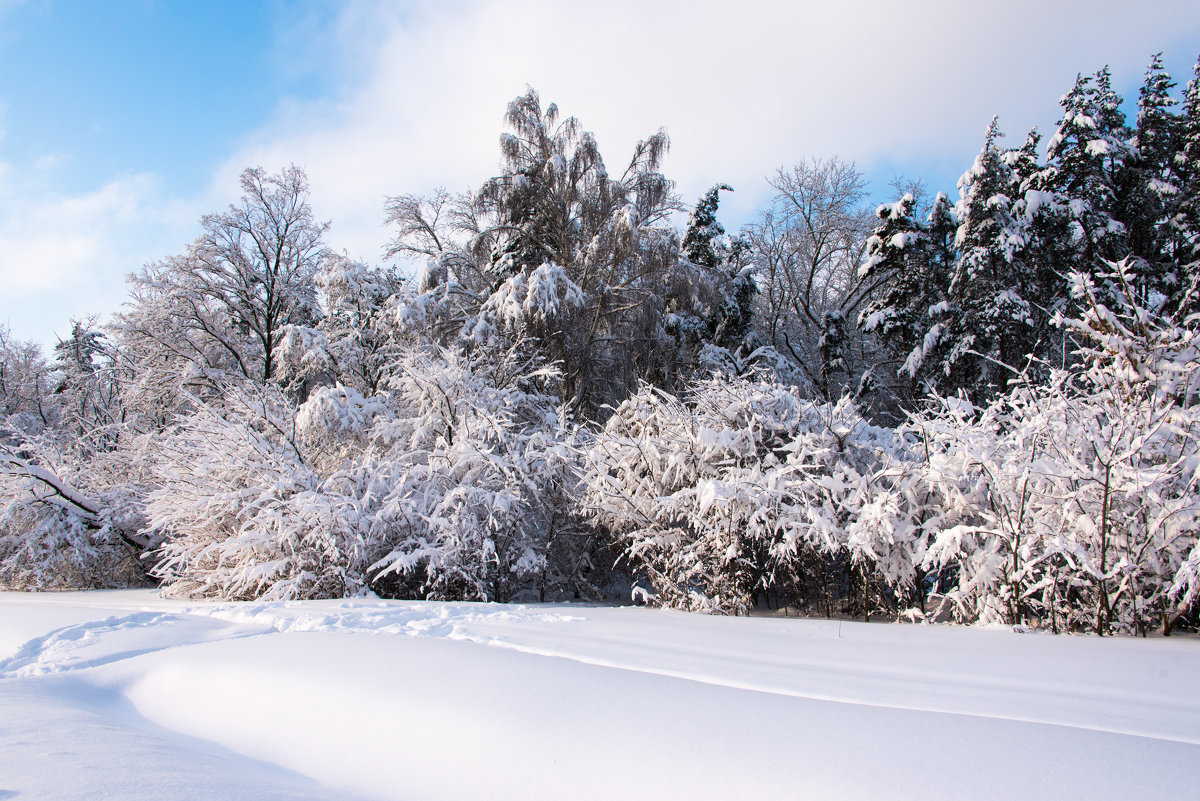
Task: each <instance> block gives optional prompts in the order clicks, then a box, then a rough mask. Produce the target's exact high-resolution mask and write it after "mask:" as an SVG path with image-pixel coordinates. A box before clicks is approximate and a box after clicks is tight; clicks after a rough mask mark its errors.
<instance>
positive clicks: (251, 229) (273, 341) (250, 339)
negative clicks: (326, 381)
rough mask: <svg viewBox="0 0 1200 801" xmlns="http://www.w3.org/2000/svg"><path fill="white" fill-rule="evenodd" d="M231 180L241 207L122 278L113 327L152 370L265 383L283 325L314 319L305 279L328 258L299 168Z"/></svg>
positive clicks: (323, 227)
mask: <svg viewBox="0 0 1200 801" xmlns="http://www.w3.org/2000/svg"><path fill="white" fill-rule="evenodd" d="M240 180H241V187H242V192H243V195H242V199H241V202H240V203H237V204H234V205H231V206H230V207H229V209H228V211H226V212H225V213H223V214H207V215H205V216H204V217H203V218H201V220H200V224H201V227H202V228H203V232H202V233H201V234H200V236H199V237H197V238H196V240H195V241H194V242H193V243H192V245H191V246H190V247H189V248H188V250H187V252H186V253H184V254H182V255H179V256H174V257H171V258H168V259H166V260H164V261H160V262H157V263H155V264H152V265H149V266H147V267H146V268H145V269H144V270H143V271H142V272H140V273H138V274H135V275H133V276H131V278H130V283H131V292H132V294H133V299H132V308H131V309H130V311H129V312H128V313H126V314H125V315H124V316H123V318H122V321H121V329H122V331H123V334H124V336H125V337H126V339H127V340H129V341H130V342H131V344H135V345H136V346H137V348H138V350H141V351H144V352H147V353H154V354H157V355H158V356H156V357H155V358H154V359H153V361H155V362H157V363H167V364H172V363H173V364H175V365H176V366H177V368H176V369H181V368H180V367H178V366H179V365H181V364H190V365H191V367H192V370H193V372H195V373H198V374H199V375H201V376H202V377H203V378H221V379H225V380H228V379H230V378H233V379H245V380H250V381H253V382H256V383H259V384H263V383H266V382H268V381H270V380H271V379H272V378H274V376H275V372H276V370H277V368H278V355H279V354H278V349H279V345H280V342H281V340H282V338H283V334H284V329H285V327H286V326H287V325H289V324H291V323H303V322H313V321H315V318H316V317H317V315H318V314H319V311H318V306H317V292H316V286H315V284H314V282H313V277H314V275H315V274H316V272H317V269H318V268H319V267H320V265H321V263H322V261H324V260H325V259H326V258H327V257H328V255H329V251H328V249H327V248H326V247H325V244H324V235H325V232H326V231H327V230H328V228H329V224H328V223H318V222H316V220H315V219H314V218H313V214H312V208H311V207H310V206H309V203H308V181H307V179H306V177H305V175H304V171H303V170H301V169H300V168H299V167H296V166H294V165H293V166H291V167H288V168H287V169H285V170H283V171H282V172H280V173H278V174H275V175H268V174H267V173H266V172H265V171H264V170H263V169H262V168H254V169H247V170H245V171H244V172H243V173H242V175H241V179H240ZM159 357H161V358H159Z"/></svg>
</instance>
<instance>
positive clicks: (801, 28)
mask: <svg viewBox="0 0 1200 801" xmlns="http://www.w3.org/2000/svg"><path fill="white" fill-rule="evenodd" d="M337 31H338V36H339V39H340V42H341V46H342V47H343V48H344V50H345V53H346V57H347V58H348V59H352V60H353V61H354V62H355V64H356V65H358V68H356V69H353V70H348V71H347V73H348V74H351V75H354V76H356V77H358V78H360V80H358V81H356V82H354V83H352V84H347V85H346V86H344V87H343V91H342V93H341V94H340V95H339V96H338V97H336V98H333V99H327V100H324V101H322V102H321V103H319V104H314V105H305V104H289V105H285V106H283V107H281V109H280V112H279V114H278V115H277V117H276V121H275V122H274V123H273V124H272V125H270V126H268V127H267V128H265V129H263V130H262V131H259V132H258V133H257V134H256V135H255V136H254V137H252V138H251V139H250V140H248V141H247V142H246V144H245V146H244V147H243V148H241V149H240V150H239V151H238V152H237V153H235V154H234V155H233V156H232V157H231V158H230V160H229V161H228V162H227V164H226V166H225V167H224V169H223V170H222V171H221V174H220V178H219V181H220V182H221V183H223V184H224V185H230V186H231V185H235V184H234V180H233V177H234V176H236V173H237V171H238V170H240V169H241V168H242V167H244V166H247V165H250V164H262V165H264V166H267V167H269V168H277V167H279V166H282V165H284V164H286V163H288V162H296V163H298V164H300V165H302V166H304V167H305V168H306V169H307V170H308V173H309V177H310V179H311V182H312V187H313V203H314V206H315V207H316V210H317V212H318V214H320V215H322V216H324V217H329V218H332V219H333V221H334V231H333V239H334V242H335V244H336V245H337V246H338V247H345V248H348V249H350V250H351V251H352V252H354V253H355V254H356V255H359V256H362V257H365V258H368V259H375V258H378V256H379V252H380V247H381V246H382V244H383V242H384V241H385V239H386V232H385V231H384V230H383V229H382V227H381V224H380V223H381V219H382V203H383V198H384V196H385V195H387V194H397V193H401V192H414V191H415V192H420V191H428V190H429V189H431V188H433V187H434V186H437V185H439V184H445V185H447V186H449V187H450V188H451V189H459V188H466V187H468V186H471V185H475V184H477V183H478V182H479V181H481V180H482V179H483V178H485V177H487V176H488V175H489V174H491V173H492V171H493V170H494V169H495V168H496V161H497V147H496V140H497V136H498V134H499V132H500V130H501V127H502V126H501V117H502V115H503V112H504V107H505V104H506V103H507V101H508V100H510V99H511V98H513V97H514V96H516V95H517V94H519V93H521V92H522V91H523V90H524V88H525V86H526V84H529V85H532V86H534V87H535V88H537V89H538V90H539V92H540V93H541V96H542V99H543V102H549V101H554V102H557V103H558V104H559V105H560V107H561V108H562V109H563V111H564V113H566V114H573V115H575V116H577V117H579V119H580V120H581V122H582V123H583V125H584V127H585V128H587V129H589V130H592V131H594V132H595V133H596V135H597V139H598V140H599V142H600V146H601V149H602V152H604V153H605V155H606V158H607V159H608V160H609V161H610V165H609V166H610V168H613V167H616V166H619V162H620V161H621V160H622V159H623V158H625V157H627V155H628V153H629V152H630V151H631V148H632V146H633V144H634V143H635V142H636V141H637V139H639V138H641V137H644V136H645V135H647V134H649V133H652V132H653V131H654V130H656V129H657V128H658V127H660V126H663V127H665V128H666V129H667V130H668V133H669V134H670V135H671V137H672V140H673V149H672V155H671V156H670V158H669V160H668V162H667V172H668V174H669V175H670V176H671V177H674V178H675V179H676V180H677V181H678V182H679V188H680V191H681V193H682V195H683V197H684V199H685V201H688V202H690V200H691V199H692V198H694V197H696V196H698V195H699V194H700V193H702V192H703V191H704V190H705V189H706V188H707V187H708V186H709V185H711V184H712V183H714V182H717V181H724V182H728V183H731V184H733V185H734V186H735V188H737V189H738V190H739V191H738V192H737V193H736V194H735V195H734V196H731V197H730V198H729V199H728V200H727V201H726V205H725V208H726V214H727V215H728V216H729V217H730V218H733V219H745V218H746V217H748V216H749V215H750V213H751V211H752V209H753V208H754V206H755V205H757V203H758V202H759V201H760V200H761V195H762V193H763V189H764V187H763V177H764V176H765V175H766V174H767V173H769V172H771V171H773V170H774V168H776V167H779V166H783V165H787V164H791V163H794V162H796V161H797V160H800V159H802V158H804V157H806V156H809V155H833V154H837V155H840V156H842V157H843V158H847V159H853V160H856V161H857V162H858V163H859V164H860V166H863V167H868V168H870V167H872V166H875V165H881V164H884V163H900V164H904V163H921V164H929V163H942V164H944V165H945V167H946V169H952V170H957V169H962V168H966V167H967V166H969V164H970V160H971V158H972V156H973V154H974V153H975V151H976V150H977V148H978V147H979V145H980V143H981V142H982V132H983V129H984V127H985V126H986V124H987V122H988V120H990V119H991V116H992V115H993V114H999V115H1000V117H1001V124H1002V126H1003V127H1004V128H1005V129H1006V130H1007V131H1008V132H1009V133H1010V135H1012V136H1014V137H1018V136H1023V134H1024V132H1025V130H1027V129H1028V128H1029V127H1030V126H1031V125H1033V124H1035V123H1038V124H1040V125H1041V126H1042V127H1043V129H1044V128H1046V127H1048V126H1050V125H1052V124H1053V122H1054V120H1055V118H1056V114H1057V111H1058V108H1057V99H1058V97H1059V96H1060V95H1061V94H1062V93H1063V92H1064V91H1065V90H1066V89H1068V88H1069V86H1070V84H1071V82H1072V80H1073V79H1074V76H1075V74H1076V72H1079V71H1083V72H1090V71H1094V70H1095V69H1096V68H1098V67H1100V66H1102V65H1103V64H1106V63H1108V64H1111V65H1112V68H1113V71H1114V74H1115V76H1116V77H1117V79H1118V81H1122V80H1123V81H1125V82H1129V83H1136V82H1137V81H1139V80H1140V77H1141V74H1142V70H1143V69H1144V65H1145V63H1146V62H1147V61H1148V59H1149V56H1150V54H1151V53H1152V52H1154V51H1156V50H1159V49H1167V50H1168V51H1169V50H1170V49H1171V48H1172V47H1174V48H1176V49H1181V48H1183V47H1185V46H1186V47H1189V48H1190V47H1191V43H1193V42H1194V41H1196V36H1197V33H1200V10H1198V9H1197V8H1196V7H1195V6H1194V4H1192V3H1157V4H1156V3H1149V4H1147V3H1139V4H1129V3H1125V2H1096V1H1095V0H1093V1H1091V2H1055V3H1043V2H1031V1H1030V0H1016V1H1015V2H1013V1H1010V2H1005V3H998V2H970V3H963V2H944V3H942V2H929V3H896V2H862V1H860V2H837V3H834V2H827V1H826V2H762V1H761V0H743V2H740V3H737V4H730V3H728V2H725V1H724V0H723V1H722V2H719V3H718V2H695V1H694V0H693V1H692V2H657V3H652V4H649V3H643V2H634V1H633V0H615V1H613V2H606V3H599V4H579V3H558V2H550V1H549V0H546V1H543V0H504V2H451V3H439V4H429V5H425V4H420V5H418V4H402V5H395V6H393V7H392V8H391V9H390V10H382V11H381V10H377V6H376V5H375V4H372V3H355V4H352V5H351V6H350V7H349V8H348V9H347V10H346V12H345V14H344V15H343V16H342V18H341V23H340V25H339V26H338V28H337ZM1187 55H1189V56H1190V53H1189V54H1187ZM363 64H365V65H366V67H365V68H363V67H362V66H361V65H363ZM1179 77H1186V76H1183V75H1180V76H1179ZM935 188H946V189H952V187H935Z"/></svg>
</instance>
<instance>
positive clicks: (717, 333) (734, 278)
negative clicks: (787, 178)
mask: <svg viewBox="0 0 1200 801" xmlns="http://www.w3.org/2000/svg"><path fill="white" fill-rule="evenodd" d="M721 191H726V192H732V191H733V187H731V186H729V185H728V184H717V185H715V186H713V187H712V188H710V189H709V190H708V191H707V192H705V193H704V196H703V197H701V198H700V200H698V201H697V202H696V206H695V208H693V209H692V212H691V214H690V215H688V222H687V228H686V230H685V232H684V236H683V242H682V244H681V245H680V249H681V251H682V255H683V262H682V263H681V267H683V268H684V269H687V265H688V264H690V265H691V269H693V270H695V271H696V272H697V276H696V278H698V279H699V283H700V284H702V285H705V286H706V288H708V289H709V290H710V291H708V292H704V293H700V294H703V295H709V296H711V300H709V302H708V304H706V305H707V306H708V308H707V309H704V310H702V314H703V315H704V318H705V319H704V327H705V330H704V332H703V333H702V334H701V336H702V339H703V341H704V342H705V343H711V344H714V345H716V346H717V347H720V348H725V349H727V350H730V351H735V350H737V349H738V348H739V347H741V346H742V345H743V344H744V340H745V338H746V334H747V333H748V332H749V330H750V324H751V319H752V316H753V303H754V294H755V291H756V289H755V285H754V279H753V277H752V275H751V271H750V270H749V269H747V260H748V259H747V257H748V255H749V243H748V242H747V241H746V240H745V239H743V238H742V237H740V236H739V237H730V236H727V235H726V234H725V227H724V226H723V225H721V223H720V222H719V221H718V220H717V208H718V207H719V205H720V197H719V195H720V192H721Z"/></svg>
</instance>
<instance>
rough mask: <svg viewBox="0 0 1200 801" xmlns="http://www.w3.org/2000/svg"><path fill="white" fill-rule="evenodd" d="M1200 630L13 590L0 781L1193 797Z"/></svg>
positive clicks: (414, 790)
mask: <svg viewBox="0 0 1200 801" xmlns="http://www.w3.org/2000/svg"><path fill="white" fill-rule="evenodd" d="M1197 687H1200V640H1197V639H1195V638H1173V639H1166V640H1164V639H1151V640H1132V639H1104V640H1100V639H1096V638H1093V637H1065V636H1064V637H1054V636H1051V635H1046V634H1038V633H1028V634H1021V633H1017V632H1014V631H1012V630H1009V629H968V628H959V627H949V626H945V627H934V626H909V625H887V624H871V625H866V624H861V623H849V622H837V621H825V620H798V619H796V618H752V619H746V618H741V619H738V618H716V617H702V616H694V615H686V614H681V613H675V612H663V611H654V610H648V609H638V608H591V607H582V606H564V605H556V606H500V605H487V604H441V603H414V602H395V601H389V602H383V601H375V600H355V601H329V602H304V603H291V604H256V603H245V604H216V603H213V604H198V603H184V602H175V601H165V600H162V599H159V598H158V597H157V596H156V594H154V593H153V592H149V591H121V592H90V593H61V594H46V595H39V594H17V593H0V799H22V800H23V801H24V800H25V799H29V800H30V801H32V799H47V800H49V799H54V800H55V801H71V800H72V799H194V800H199V799H213V800H214V801H215V800H216V799H222V800H224V799H247V801H267V800H268V799H339V801H349V800H350V799H410V800H411V801H434V800H435V799H471V800H472V801H477V800H478V799H556V800H558V799H642V798H645V799H722V800H723V801H729V800H730V799H818V800H820V801H830V800H832V799H918V798H920V799H957V800H959V801H961V800H962V799H989V800H994V799H1022V800H1025V799H1038V798H1047V799H1057V800H1059V801H1062V800H1064V799H1076V798H1078V799H1088V801H1097V799H1128V798H1134V797H1137V798H1145V799H1160V798H1161V799H1181V800H1182V799H1192V798H1195V797H1196V793H1197V787H1200V694H1198V693H1197V690H1196V688H1197Z"/></svg>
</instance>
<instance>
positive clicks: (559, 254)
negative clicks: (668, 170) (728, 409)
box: [392, 89, 679, 414]
mask: <svg viewBox="0 0 1200 801" xmlns="http://www.w3.org/2000/svg"><path fill="white" fill-rule="evenodd" d="M505 122H506V123H507V126H508V128H509V131H508V132H506V133H504V134H503V135H502V136H501V138H500V150H501V158H502V170H501V174H500V175H497V176H495V177H493V178H491V179H490V180H488V181H487V182H485V183H484V185H483V186H482V187H481V188H480V189H479V191H478V192H476V193H475V194H474V196H473V197H471V198H464V199H461V200H460V201H459V202H458V203H457V204H455V208H454V209H453V214H452V215H448V216H447V219H448V220H449V224H447V226H446V228H445V229H440V228H439V227H438V225H437V223H436V222H435V221H434V219H431V218H434V217H435V216H436V215H435V214H434V213H433V212H434V210H435V209H436V208H437V204H436V203H434V202H430V201H421V200H419V199H411V198H409V197H408V196H400V197H398V198H393V206H392V208H393V209H394V210H395V212H396V213H395V214H393V215H392V220H393V222H394V223H395V224H397V225H398V226H399V228H400V231H399V235H398V238H397V241H396V242H395V243H393V250H396V251H398V252H399V251H404V250H407V251H409V252H413V251H414V250H418V249H424V250H425V251H426V255H429V256H434V259H433V261H432V262H431V265H430V268H429V269H428V270H427V271H426V276H425V278H423V279H422V289H423V290H424V292H423V293H422V296H421V297H419V298H417V300H416V303H415V304H414V309H413V313H412V315H411V317H412V319H414V320H416V321H418V322H424V323H425V324H426V325H429V324H430V323H431V322H433V323H435V324H436V328H437V329H438V330H440V331H442V332H445V333H446V334H451V333H453V334H454V335H455V336H457V338H458V339H459V341H460V342H461V343H463V344H468V345H471V346H473V347H487V346H492V345H495V346H499V347H502V348H503V347H508V346H509V345H510V344H511V343H512V342H514V341H519V340H521V339H523V338H524V339H529V340H531V341H532V342H534V343H536V345H537V347H538V350H539V352H540V354H541V355H542V356H543V357H544V358H546V359H547V360H549V361H555V362H559V363H561V365H562V368H563V373H562V387H561V393H562V397H563V399H564V400H565V401H567V402H568V403H569V404H570V405H571V407H572V408H573V409H576V410H584V411H585V412H586V413H588V414H591V413H594V412H596V411H598V410H599V409H600V408H601V407H602V406H603V405H604V404H607V403H611V402H615V401H619V400H620V399H621V398H623V397H624V396H625V395H626V394H627V393H628V392H629V391H631V389H632V388H633V387H634V386H636V384H637V381H638V380H639V379H649V380H658V379H659V378H660V377H661V376H662V375H663V374H664V373H665V372H669V369H668V367H667V366H665V364H664V362H665V361H666V360H669V359H670V358H671V353H670V350H669V347H668V346H669V345H670V344H671V343H670V341H669V338H668V337H666V335H665V332H664V331H663V326H662V314H663V292H662V287H663V285H664V283H665V279H666V277H667V276H668V275H669V273H670V271H671V270H672V269H673V268H674V267H675V265H676V264H677V263H678V253H679V242H678V238H677V236H676V234H675V233H674V231H673V230H671V229H670V228H669V227H668V226H667V222H668V215H669V214H670V213H671V212H673V211H675V210H677V209H678V207H679V204H678V201H677V199H676V197H675V195H674V191H673V190H674V187H673V184H672V182H671V181H669V180H667V179H666V178H665V177H664V176H663V175H662V173H661V172H660V171H659V168H660V165H661V161H662V158H663V156H664V155H665V154H666V151H667V147H668V140H667V137H666V134H664V133H663V132H661V131H660V132H658V133H656V134H654V135H653V136H650V137H649V138H647V139H645V140H643V141H641V142H639V143H638V145H637V147H636V148H635V149H634V153H633V157H632V158H631V159H630V161H629V163H628V166H627V167H626V168H625V169H624V171H623V172H621V173H620V174H619V175H616V174H610V173H609V171H608V168H607V167H606V166H605V163H604V160H603V159H602V157H601V155H600V151H599V147H598V146H597V144H596V140H595V138H594V137H593V136H592V134H591V133H589V132H587V131H584V130H583V129H582V128H581V126H580V124H579V121H578V120H576V119H575V118H574V117H567V118H563V117H561V115H560V114H559V110H558V107H557V106H556V105H554V104H553V103H552V104H550V105H549V106H546V107H545V108H544V109H543V107H542V104H541V98H540V97H539V96H538V94H537V92H535V91H533V90H532V89H531V90H529V91H528V92H527V93H526V94H524V95H522V96H520V97H518V98H516V99H515V100H513V101H512V102H511V103H510V104H509V107H508V112H507V114H506V116H505ZM414 200H415V202H412V201H414ZM451 218H452V219H451ZM443 230H444V231H445V232H446V233H447V234H450V235H451V236H450V238H453V234H454V233H455V232H457V233H458V234H459V239H460V242H459V244H458V245H457V247H450V246H447V245H446V244H445V241H446V237H443V236H442V235H441V233H439V232H440V231H443ZM431 246H432V247H431ZM435 254H436V255H435Z"/></svg>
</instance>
